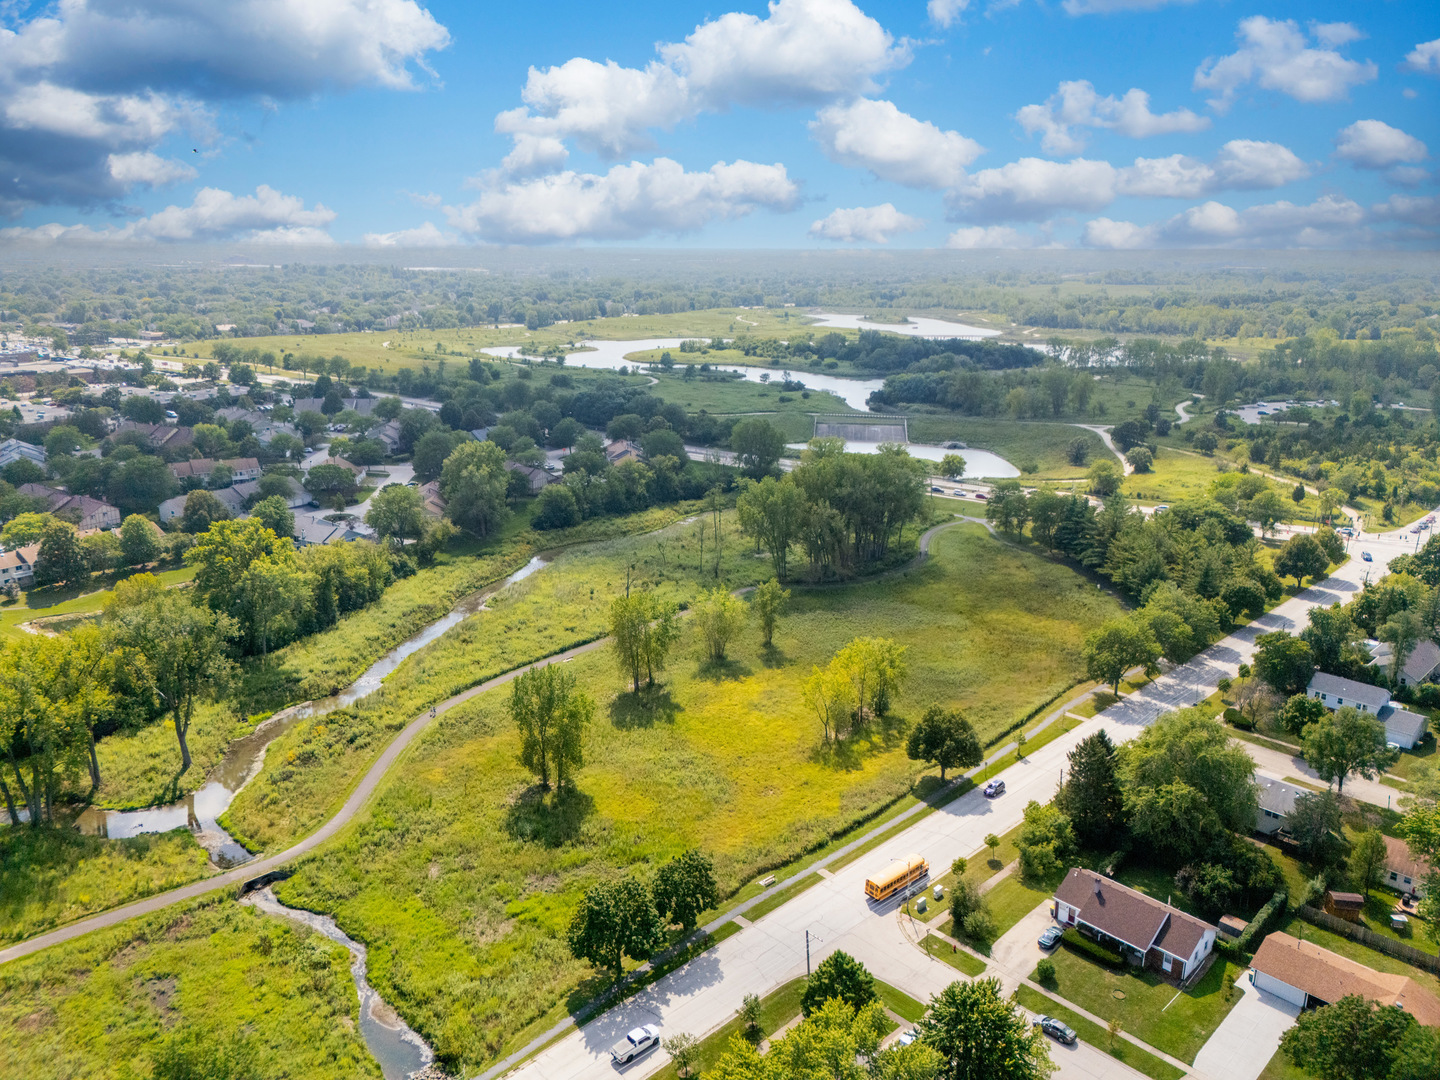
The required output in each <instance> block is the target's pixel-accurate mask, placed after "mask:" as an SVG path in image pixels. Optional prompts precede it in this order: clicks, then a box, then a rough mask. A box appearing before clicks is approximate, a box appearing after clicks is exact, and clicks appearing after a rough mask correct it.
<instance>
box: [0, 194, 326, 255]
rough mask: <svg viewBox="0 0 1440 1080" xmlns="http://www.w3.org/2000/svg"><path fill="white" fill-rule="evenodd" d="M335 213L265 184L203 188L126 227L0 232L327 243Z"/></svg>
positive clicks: (62, 237) (2, 233)
mask: <svg viewBox="0 0 1440 1080" xmlns="http://www.w3.org/2000/svg"><path fill="white" fill-rule="evenodd" d="M334 220H335V211H333V210H331V209H329V208H327V207H325V206H323V205H321V204H320V203H316V204H315V205H314V207H312V208H310V209H306V207H305V200H304V199H302V198H300V197H299V196H298V195H286V194H284V193H282V192H279V191H276V190H275V189H274V188H272V187H269V186H268V185H266V184H261V185H260V186H259V187H258V188H256V189H255V194H254V195H235V194H232V193H231V192H228V191H222V190H220V189H219V188H202V189H200V191H198V192H196V194H195V198H194V199H193V200H192V201H191V203H190V205H189V206H167V207H166V208H165V209H164V210H161V211H159V212H157V213H155V214H152V215H151V216H150V217H148V218H141V219H140V220H139V221H132V222H131V223H130V224H128V225H125V226H123V227H114V226H110V227H105V228H100V229H94V228H91V227H89V226H87V225H58V224H51V225H40V226H37V227H35V228H30V229H26V228H13V229H5V230H0V238H3V239H4V240H9V241H31V242H42V243H64V242H77V241H100V240H129V241H166V242H177V241H189V240H211V241H216V240H242V241H251V242H256V243H293V244H329V243H333V240H332V239H331V237H330V234H329V233H328V232H326V231H325V229H326V226H328V225H329V224H330V223H331V222H332V221H334Z"/></svg>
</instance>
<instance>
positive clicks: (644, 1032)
mask: <svg viewBox="0 0 1440 1080" xmlns="http://www.w3.org/2000/svg"><path fill="white" fill-rule="evenodd" d="M659 1045H660V1029H659V1028H658V1027H656V1026H655V1025H654V1024H646V1025H645V1026H644V1027H637V1028H635V1029H634V1030H632V1031H631V1032H630V1033H629V1034H628V1035H626V1036H625V1038H623V1039H621V1040H620V1041H619V1042H618V1043H616V1044H615V1045H614V1046H612V1047H611V1048H610V1057H611V1058H612V1059H613V1060H614V1062H615V1064H616V1065H624V1064H626V1063H627V1062H630V1061H634V1060H635V1059H636V1058H637V1057H639V1056H640V1055H641V1054H643V1053H645V1051H647V1050H651V1049H654V1048H655V1047H657V1046H659Z"/></svg>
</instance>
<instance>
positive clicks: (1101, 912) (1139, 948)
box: [1055, 867, 1217, 982]
mask: <svg viewBox="0 0 1440 1080" xmlns="http://www.w3.org/2000/svg"><path fill="white" fill-rule="evenodd" d="M1055 919H1056V921H1057V922H1059V923H1060V924H1061V925H1062V926H1069V927H1074V928H1075V929H1077V930H1079V931H1080V933H1082V934H1084V935H1085V936H1086V937H1091V938H1095V939H1097V940H1099V941H1100V942H1101V943H1102V944H1113V945H1115V946H1116V947H1118V948H1119V951H1120V954H1121V955H1122V956H1124V957H1125V959H1126V960H1128V961H1129V962H1130V963H1132V964H1134V965H1135V966H1137V967H1142V966H1143V967H1146V968H1149V969H1150V970H1152V971H1158V972H1161V973H1162V974H1165V975H1168V976H1170V977H1171V978H1173V979H1174V980H1175V981H1176V982H1184V981H1185V980H1186V979H1188V978H1189V977H1190V976H1191V975H1193V974H1194V973H1195V972H1196V971H1197V970H1199V968H1200V965H1201V964H1202V963H1203V962H1204V960H1205V957H1207V956H1209V955H1210V950H1211V949H1212V948H1213V947H1214V945H1215V935H1216V932H1217V930H1216V927H1214V926H1211V925H1210V924H1209V923H1207V922H1202V921H1201V920H1199V919H1197V918H1195V917H1194V916H1193V915H1187V914H1186V913H1185V912H1183V911H1181V910H1179V909H1178V908H1174V907H1171V906H1170V905H1169V904H1165V903H1161V902H1160V901H1159V900H1156V899H1154V898H1153V897H1150V896H1146V895H1145V894H1144V893H1142V892H1136V891H1135V890H1134V889H1131V888H1127V887H1126V886H1124V885H1121V884H1120V883H1119V882H1117V881H1112V880H1110V879H1109V878H1107V877H1102V876H1101V875H1100V874H1097V873H1095V872H1094V871H1093V870H1082V869H1080V868H1079V867H1074V868H1072V869H1071V870H1070V872H1069V873H1068V874H1066V875H1065V880H1064V881H1062V882H1061V883H1060V887H1059V888H1058V889H1056V890H1055Z"/></svg>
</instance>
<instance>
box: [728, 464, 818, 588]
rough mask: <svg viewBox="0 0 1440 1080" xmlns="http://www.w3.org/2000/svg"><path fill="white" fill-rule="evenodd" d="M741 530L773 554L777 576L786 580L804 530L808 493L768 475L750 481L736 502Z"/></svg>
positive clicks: (771, 558)
mask: <svg viewBox="0 0 1440 1080" xmlns="http://www.w3.org/2000/svg"><path fill="white" fill-rule="evenodd" d="M735 511H736V513H737V514H738V515H739V517H740V531H741V532H742V533H744V534H745V535H746V536H751V537H754V538H755V541H756V543H757V544H759V545H761V546H763V547H764V548H765V550H766V551H768V552H769V553H770V562H771V563H772V564H773V565H774V567H775V576H776V578H778V579H779V580H780V581H784V580H785V579H786V577H787V576H788V572H789V553H790V547H791V545H793V544H795V543H796V542H797V541H798V540H799V538H800V534H801V530H802V529H803V528H804V524H805V519H806V506H805V494H804V492H802V491H801V490H800V489H799V488H798V487H796V485H795V483H794V481H792V480H789V479H788V478H787V479H785V480H776V479H775V478H774V477H773V476H767V477H765V478H764V479H763V480H761V481H760V482H759V483H756V482H754V481H749V482H747V483H745V484H744V486H743V487H742V488H741V491H740V494H739V496H738V497H737V498H736V500H735Z"/></svg>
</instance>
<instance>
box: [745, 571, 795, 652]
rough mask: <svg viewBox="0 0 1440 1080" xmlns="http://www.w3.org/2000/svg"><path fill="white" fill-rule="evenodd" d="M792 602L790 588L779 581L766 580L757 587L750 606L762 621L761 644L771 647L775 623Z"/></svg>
mask: <svg viewBox="0 0 1440 1080" xmlns="http://www.w3.org/2000/svg"><path fill="white" fill-rule="evenodd" d="M789 602H790V590H789V589H782V588H781V587H780V583H779V582H778V581H764V582H761V583H760V585H759V586H758V587H757V588H756V589H755V593H754V595H753V596H752V597H751V598H750V606H751V608H753V609H754V611H755V617H756V618H757V619H758V620H759V621H760V638H761V644H762V645H763V646H764V647H765V648H767V649H768V648H770V646H771V645H772V643H773V642H774V639H775V624H776V623H777V622H778V621H779V619H780V615H781V614H782V613H783V612H784V610H785V605H786V604H787V603H789Z"/></svg>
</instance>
